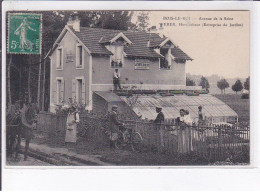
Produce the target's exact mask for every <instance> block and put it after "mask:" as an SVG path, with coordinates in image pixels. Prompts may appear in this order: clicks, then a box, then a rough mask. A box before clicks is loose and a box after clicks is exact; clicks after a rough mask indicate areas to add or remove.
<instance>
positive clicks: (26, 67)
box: [6, 11, 135, 110]
mask: <svg viewBox="0 0 260 194" xmlns="http://www.w3.org/2000/svg"><path fill="white" fill-rule="evenodd" d="M37 13H40V14H42V55H41V59H40V56H39V55H13V54H12V55H10V56H12V57H10V56H9V55H8V57H7V61H6V64H7V100H8V104H10V105H11V104H12V103H14V102H16V101H17V100H20V101H21V102H25V101H29V102H32V103H37V104H38V105H39V106H40V107H39V108H41V107H44V109H45V110H47V108H48V107H47V106H48V99H49V98H48V95H49V92H50V91H49V90H50V81H49V78H50V62H49V59H48V57H47V58H45V57H46V55H47V53H48V51H49V50H50V49H51V48H52V46H53V44H54V41H55V40H56V39H57V37H58V36H59V34H60V33H61V31H62V29H63V28H64V26H65V25H66V24H67V21H68V19H69V17H70V16H75V15H78V16H79V19H80V24H81V26H82V27H96V28H106V29H115V30H128V29H130V28H132V27H133V26H135V24H133V23H132V22H131V19H132V15H133V12H131V11H43V12H41V11H39V12H37ZM9 64H10V65H9ZM8 79H10V82H9V81H8ZM8 83H9V84H8Z"/></svg>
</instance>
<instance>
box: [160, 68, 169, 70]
mask: <svg viewBox="0 0 260 194" xmlns="http://www.w3.org/2000/svg"><path fill="white" fill-rule="evenodd" d="M160 70H172V68H160Z"/></svg>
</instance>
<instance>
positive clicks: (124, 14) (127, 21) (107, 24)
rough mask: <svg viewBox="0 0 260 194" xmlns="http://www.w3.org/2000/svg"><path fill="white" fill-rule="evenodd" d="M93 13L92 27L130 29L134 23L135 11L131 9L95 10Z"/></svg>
mask: <svg viewBox="0 0 260 194" xmlns="http://www.w3.org/2000/svg"><path fill="white" fill-rule="evenodd" d="M93 15H94V18H93V20H94V24H93V25H92V27H97V28H104V29H113V30H128V29H129V28H130V27H132V25H133V23H132V22H131V19H132V15H133V12H131V11H97V12H95V13H94V12H93ZM93 15H92V16H93Z"/></svg>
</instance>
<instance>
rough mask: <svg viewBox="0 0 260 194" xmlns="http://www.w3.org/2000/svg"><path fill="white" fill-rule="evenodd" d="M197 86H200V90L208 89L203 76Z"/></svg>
mask: <svg viewBox="0 0 260 194" xmlns="http://www.w3.org/2000/svg"><path fill="white" fill-rule="evenodd" d="M199 86H201V87H202V89H205V90H208V89H209V88H210V85H209V81H208V79H207V78H205V77H204V76H202V77H201V79H200V84H199Z"/></svg>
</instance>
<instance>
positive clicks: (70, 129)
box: [65, 112, 79, 143]
mask: <svg viewBox="0 0 260 194" xmlns="http://www.w3.org/2000/svg"><path fill="white" fill-rule="evenodd" d="M77 122H79V115H78V113H76V112H73V113H69V114H68V117H67V128H66V136H65V142H66V143H76V142H77Z"/></svg>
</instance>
